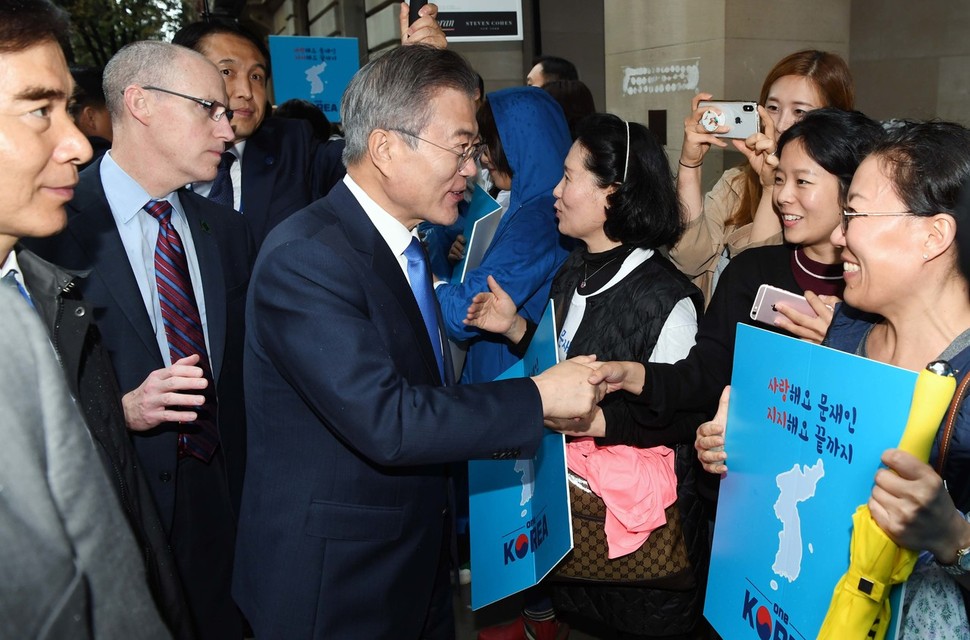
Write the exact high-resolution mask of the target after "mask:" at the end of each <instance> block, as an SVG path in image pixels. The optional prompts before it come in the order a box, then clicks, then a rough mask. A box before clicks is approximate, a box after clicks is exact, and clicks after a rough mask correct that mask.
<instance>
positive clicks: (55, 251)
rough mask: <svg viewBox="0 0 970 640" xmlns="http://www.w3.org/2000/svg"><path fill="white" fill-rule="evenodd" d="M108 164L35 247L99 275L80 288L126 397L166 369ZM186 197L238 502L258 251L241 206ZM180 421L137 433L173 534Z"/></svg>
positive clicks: (86, 178) (92, 174) (90, 173)
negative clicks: (248, 306) (246, 354)
mask: <svg viewBox="0 0 970 640" xmlns="http://www.w3.org/2000/svg"><path fill="white" fill-rule="evenodd" d="M100 170H101V163H100V161H99V162H96V163H95V164H93V165H92V166H91V167H89V168H88V169H85V170H84V171H83V172H81V178H80V183H79V184H78V186H77V189H76V190H75V196H74V199H73V200H71V202H70V203H69V204H68V221H67V229H65V230H64V231H63V232H62V233H60V234H59V235H56V236H54V237H51V238H45V239H43V240H33V241H29V242H25V243H24V244H26V245H28V246H29V248H31V249H32V250H34V251H35V252H36V253H37V254H39V255H40V256H42V257H44V258H46V259H47V260H50V261H51V262H55V263H56V264H59V265H61V266H62V267H64V268H67V269H73V270H90V272H91V273H90V275H89V276H88V277H87V278H84V279H82V280H81V281H80V282H79V284H78V286H79V287H80V289H81V294H82V295H83V296H84V299H85V300H86V301H87V303H88V304H89V305H90V307H91V310H92V312H93V314H94V320H95V322H96V323H97V325H98V328H99V329H100V331H101V335H102V338H103V341H104V345H105V347H107V349H108V354H109V355H110V357H111V362H112V364H113V366H114V370H115V374H116V376H117V378H118V384H119V386H120V387H121V390H122V392H123V393H127V392H128V391H131V390H132V389H134V388H136V387H137V386H138V385H140V384H141V383H142V382H143V381H144V380H145V378H147V377H148V374H149V373H151V372H152V371H154V370H155V369H160V368H162V367H163V366H165V365H164V361H163V360H162V355H161V353H159V349H158V343H157V342H156V340H155V332H154V331H153V330H152V323H151V320H150V318H149V315H148V311H147V310H146V309H145V304H144V302H143V301H142V297H141V294H140V293H139V290H138V285H137V282H136V280H135V276H134V273H133V271H132V269H131V265H130V264H129V262H128V255H127V254H126V253H125V248H124V245H123V244H122V242H121V236H120V235H119V234H118V230H117V228H116V226H115V222H114V218H113V217H112V215H111V209H110V207H109V205H108V201H107V199H106V198H105V194H104V187H103V186H102V184H101V175H100ZM179 199H180V201H181V203H182V206H183V208H184V209H185V215H186V218H187V219H188V222H189V225H190V227H191V230H192V239H193V241H194V244H195V250H196V254H197V258H198V261H199V270H200V272H201V274H202V281H203V283H204V284H203V289H204V291H205V307H206V316H207V326H208V335H209V357H210V359H211V361H212V373H213V376H214V378H215V382H216V391H217V396H218V400H219V404H218V417H217V419H218V426H219V434H220V437H221V440H222V447H223V452H224V455H225V459H226V468H227V472H228V474H229V486H230V491H231V492H232V493H233V496H234V501H236V502H238V496H239V494H240V488H241V484H242V473H243V468H244V464H245V408H244V404H243V399H242V398H243V395H242V362H241V360H242V341H243V334H244V324H243V313H244V307H245V300H246V287H247V286H248V284H249V273H250V267H251V264H252V255H253V253H254V248H253V243H252V238H251V237H250V234H249V231H248V228H247V227H246V223H245V221H244V220H243V219H242V216H240V215H239V214H238V213H236V212H235V211H233V210H232V209H229V208H226V207H222V206H219V205H216V204H213V203H212V202H211V201H209V200H207V199H206V198H203V197H201V196H199V195H196V194H194V193H191V192H189V191H186V190H184V189H183V190H181V191H179ZM177 438H178V426H177V425H161V426H159V427H157V428H155V429H153V430H151V431H149V432H147V433H146V434H139V435H136V436H134V437H133V440H134V443H135V449H136V450H137V452H138V457H139V459H140V460H141V464H142V469H143V471H144V472H145V476H146V477H147V478H148V482H149V483H150V485H151V488H152V493H153V495H154V496H155V501H156V504H157V506H158V511H159V515H160V516H161V518H162V522H163V524H164V526H165V529H166V531H168V530H170V529H171V525H172V515H173V509H174V505H175V485H176V483H175V475H176V466H177V444H176V441H177Z"/></svg>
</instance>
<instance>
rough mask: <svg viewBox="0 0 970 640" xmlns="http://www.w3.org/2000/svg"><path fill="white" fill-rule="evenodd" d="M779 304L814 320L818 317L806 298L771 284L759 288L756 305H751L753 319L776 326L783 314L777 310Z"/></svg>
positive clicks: (755, 299) (755, 300)
mask: <svg viewBox="0 0 970 640" xmlns="http://www.w3.org/2000/svg"><path fill="white" fill-rule="evenodd" d="M779 302H781V303H784V304H785V305H786V306H788V307H789V308H791V309H794V310H795V311H798V312H799V313H804V314H805V315H807V316H810V317H812V318H816V317H818V314H817V313H815V309H812V305H810V304H808V300H806V299H805V296H800V295H798V294H797V293H792V292H791V291H785V290H784V289H779V288H778V287H773V286H771V285H770V284H763V285H761V286H760V287H758V294H757V295H756V296H755V298H754V304H753V305H751V319H752V320H754V321H755V322H761V323H764V324H768V325H771V326H774V325H775V320H777V319H778V317H779V316H781V312H780V311H778V310H777V309H776V308H775V307H776V305H777V304H778V303H779Z"/></svg>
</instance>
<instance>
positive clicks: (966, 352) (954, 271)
mask: <svg viewBox="0 0 970 640" xmlns="http://www.w3.org/2000/svg"><path fill="white" fill-rule="evenodd" d="M809 119H810V118H806V120H805V121H804V123H807V122H808V121H809ZM968 180H970V131H968V130H967V129H965V128H963V127H962V126H960V125H957V124H952V123H945V122H927V123H904V124H903V125H902V126H901V127H900V128H898V129H896V130H894V131H893V132H891V133H890V134H889V135H888V136H887V137H886V138H885V139H884V140H883V141H882V142H880V143H877V144H876V145H875V146H874V148H873V149H872V151H871V155H869V156H868V157H867V158H866V159H865V160H864V161H863V162H862V163H861V164H860V165H859V167H858V170H857V171H856V172H855V175H854V177H853V178H852V183H851V186H850V188H849V191H848V198H847V204H848V206H847V209H848V210H847V211H846V212H844V213H843V219H842V224H841V225H838V226H836V227H835V229H834V230H833V231H832V242H833V244H834V245H835V246H836V247H837V248H839V249H841V251H842V260H843V261H844V268H845V299H846V302H845V304H841V305H839V307H838V309H837V310H836V312H835V316H834V318H833V319H832V323H831V328H830V330H829V333H828V336H827V337H826V340H825V343H824V344H826V345H827V346H830V347H832V348H835V349H839V350H842V351H848V352H851V353H855V354H856V355H859V356H863V357H867V358H872V359H873V360H878V361H880V362H885V363H888V364H892V365H895V366H899V367H903V368H906V369H911V370H914V371H918V370H922V369H924V368H926V367H927V366H928V363H930V362H932V361H936V360H945V361H948V362H949V364H950V365H951V367H952V368H953V369H954V370H955V371H956V372H957V375H958V376H960V377H962V378H963V383H965V382H966V380H967V378H966V372H967V371H968V369H970V284H968V282H967V279H966V276H965V275H964V274H962V273H961V272H960V269H959V267H958V255H957V254H958V247H957V229H958V228H959V227H962V226H964V225H970V207H968V206H967V205H968V204H970V198H967V199H966V200H964V204H963V206H958V194H959V192H960V186H961V185H962V184H966V183H967V181H968ZM968 195H970V194H968ZM852 220H854V221H852ZM850 221H852V222H851V223H850ZM749 253H754V251H751V252H746V254H745V256H747V255H748V254H749ZM733 266H734V265H733V264H732V267H733ZM860 312H864V313H860ZM963 383H961V385H960V388H961V389H963V387H964V384H963ZM963 391H964V393H965V389H964V390H963ZM856 392H857V393H878V392H879V391H878V390H872V389H867V388H864V387H859V388H858V389H857V391H856ZM959 393H960V392H958V394H959ZM963 397H965V396H963ZM723 433H724V424H723V420H722V419H720V418H719V419H718V420H717V421H712V422H709V423H706V424H704V425H702V426H701V428H700V429H699V430H698V439H697V449H698V452H699V457H700V459H701V461H702V462H703V463H704V464H705V468H707V469H708V470H709V471H712V472H717V473H720V472H723V471H725V470H726V467H725V466H724V464H723V463H724V460H725V458H726V455H727V454H726V453H724V452H723V444H724V440H723ZM968 460H970V406H968V405H967V403H966V402H964V401H962V398H961V397H960V396H959V395H958V399H957V402H956V404H955V412H954V414H953V416H952V419H951V418H950V417H948V418H947V419H946V420H944V423H943V424H941V425H940V429H939V431H938V433H937V436H936V440H935V443H934V446H933V450H932V453H931V455H930V460H929V464H927V463H925V462H923V461H921V460H919V459H917V458H915V457H914V456H912V455H910V454H909V453H906V452H904V451H902V450H900V449H889V450H887V451H885V452H884V453H883V455H882V462H883V463H884V464H885V465H886V467H887V468H883V469H880V470H879V471H878V472H877V473H876V477H875V486H874V487H873V489H872V495H871V497H870V499H869V502H868V506H869V510H870V512H871V514H872V517H873V519H874V520H875V522H876V523H877V524H878V525H879V527H880V528H881V529H882V530H883V531H884V532H885V533H886V534H887V535H888V536H889V537H890V538H891V539H892V540H893V541H894V542H895V543H896V544H898V545H900V546H902V547H905V548H908V549H912V550H914V551H918V552H922V553H921V556H920V559H919V560H918V561H917V564H916V568H915V569H914V571H913V575H912V576H911V577H910V578H909V581H908V582H907V587H906V591H905V600H904V602H903V606H902V616H903V618H902V624H901V627H902V633H901V636H900V637H903V638H966V637H968V635H970V626H968V623H967V612H966V605H965V604H964V602H965V597H966V596H967V594H968V590H970V523H968V522H967V514H968V512H970V464H968Z"/></svg>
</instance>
